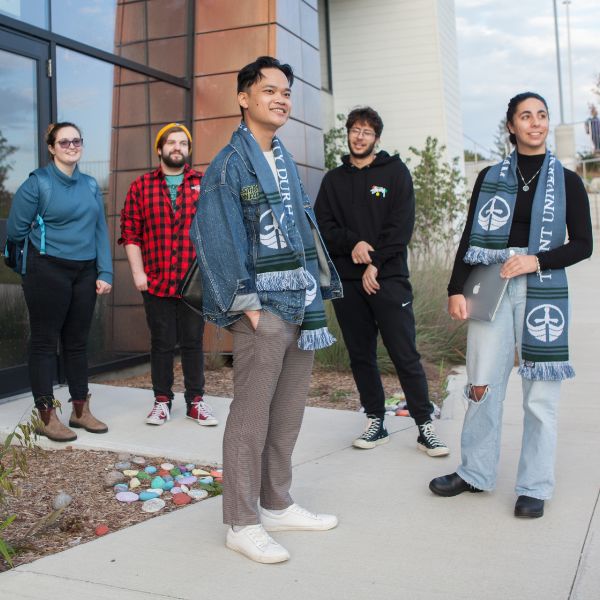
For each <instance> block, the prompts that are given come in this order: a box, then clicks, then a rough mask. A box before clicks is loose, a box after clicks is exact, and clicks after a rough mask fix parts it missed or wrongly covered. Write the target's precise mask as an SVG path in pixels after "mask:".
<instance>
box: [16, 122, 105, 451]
mask: <svg viewBox="0 0 600 600" xmlns="http://www.w3.org/2000/svg"><path fill="white" fill-rule="evenodd" d="M46 143H47V145H48V151H49V153H50V158H51V161H50V163H49V164H48V166H46V167H43V168H40V169H36V170H35V171H33V173H31V174H30V175H29V178H28V179H27V180H26V181H25V182H24V183H23V184H22V185H21V187H19V189H18V190H17V192H16V194H15V196H14V198H13V201H12V206H11V210H10V214H9V217H8V223H7V235H8V238H9V240H12V241H13V242H16V243H23V242H24V253H23V258H24V260H23V267H22V271H21V275H22V277H23V291H24V293H25V301H26V303H27V308H28V310H29V323H30V329H31V340H30V348H29V378H30V383H31V390H32V393H33V397H34V401H35V406H36V408H37V410H38V412H39V415H40V417H41V425H40V428H39V430H38V433H39V434H41V435H45V436H46V437H48V438H49V439H51V440H54V441H57V442H69V441H72V440H75V439H76V438H77V434H76V433H75V432H74V431H72V430H71V429H69V427H66V426H65V425H63V424H62V423H61V422H60V421H59V419H58V417H57V414H56V406H57V402H56V400H55V399H54V394H53V387H52V383H53V378H54V373H55V369H56V348H57V344H58V341H59V340H60V342H61V347H62V355H63V358H64V366H65V374H66V378H67V383H68V385H69V392H70V394H71V399H70V402H71V403H72V413H71V417H70V420H69V425H70V427H72V428H83V429H85V430H87V431H89V432H91V433H105V432H106V431H108V427H107V426H106V425H105V424H104V423H102V422H101V421H99V420H98V419H96V418H95V417H94V416H93V415H92V413H91V412H90V407H89V401H90V396H89V393H88V377H87V370H88V365H87V341H88V334H89V331H90V325H91V322H92V315H93V312H94V305H95V303H96V296H97V295H100V294H108V293H109V292H110V290H111V287H112V275H113V273H112V259H111V253H110V244H109V239H108V230H107V226H106V220H105V217H104V203H103V201H102V193H101V192H100V188H99V187H98V184H97V183H96V180H95V179H94V178H93V177H90V176H89V175H84V174H83V173H81V172H80V171H79V168H78V166H77V163H78V162H79V160H80V159H81V154H82V149H83V138H82V137H81V131H80V129H79V128H78V127H77V126H76V125H74V124H73V123H67V122H63V123H53V124H51V125H50V127H49V128H48V130H47V133H46Z"/></svg>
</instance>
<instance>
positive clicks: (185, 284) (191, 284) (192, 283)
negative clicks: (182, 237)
mask: <svg viewBox="0 0 600 600" xmlns="http://www.w3.org/2000/svg"><path fill="white" fill-rule="evenodd" d="M179 294H180V295H181V299H182V300H183V301H184V302H185V303H186V304H187V305H188V306H189V307H190V308H191V309H192V310H193V311H195V312H197V313H198V314H200V315H201V314H202V275H201V274H200V269H199V268H198V261H197V260H194V262H193V263H192V264H191V265H190V268H189V269H188V272H187V273H186V274H185V277H184V278H183V281H182V282H181V285H180V286H179Z"/></svg>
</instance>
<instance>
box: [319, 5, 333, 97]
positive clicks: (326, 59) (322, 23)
mask: <svg viewBox="0 0 600 600" xmlns="http://www.w3.org/2000/svg"><path fill="white" fill-rule="evenodd" d="M319 49H320V52H319V55H320V58H321V87H322V88H323V89H324V90H326V91H327V92H331V91H332V87H333V86H332V83H331V40H330V37H329V1H328V0H319Z"/></svg>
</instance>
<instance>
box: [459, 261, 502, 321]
mask: <svg viewBox="0 0 600 600" xmlns="http://www.w3.org/2000/svg"><path fill="white" fill-rule="evenodd" d="M501 268H502V264H501V263H498V264H493V265H477V266H476V267H474V268H473V269H472V270H471V273H470V274H469V277H468V278H467V281H466V283H465V286H464V288H463V294H464V296H465V298H466V300H467V315H468V318H469V319H475V320H476V321H493V320H494V317H495V316H496V311H497V310H498V307H499V306H500V302H501V301H502V297H503V296H504V292H505V291H506V286H507V285H508V279H503V278H502V277H500V269H501Z"/></svg>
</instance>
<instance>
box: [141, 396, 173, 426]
mask: <svg viewBox="0 0 600 600" xmlns="http://www.w3.org/2000/svg"><path fill="white" fill-rule="evenodd" d="M170 418H171V411H170V410H169V402H168V400H164V401H163V400H158V399H156V400H154V406H153V407H152V410H151V411H150V413H149V414H148V416H147V417H146V425H164V424H165V423H166V422H167V421H168V420H169V419H170Z"/></svg>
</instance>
